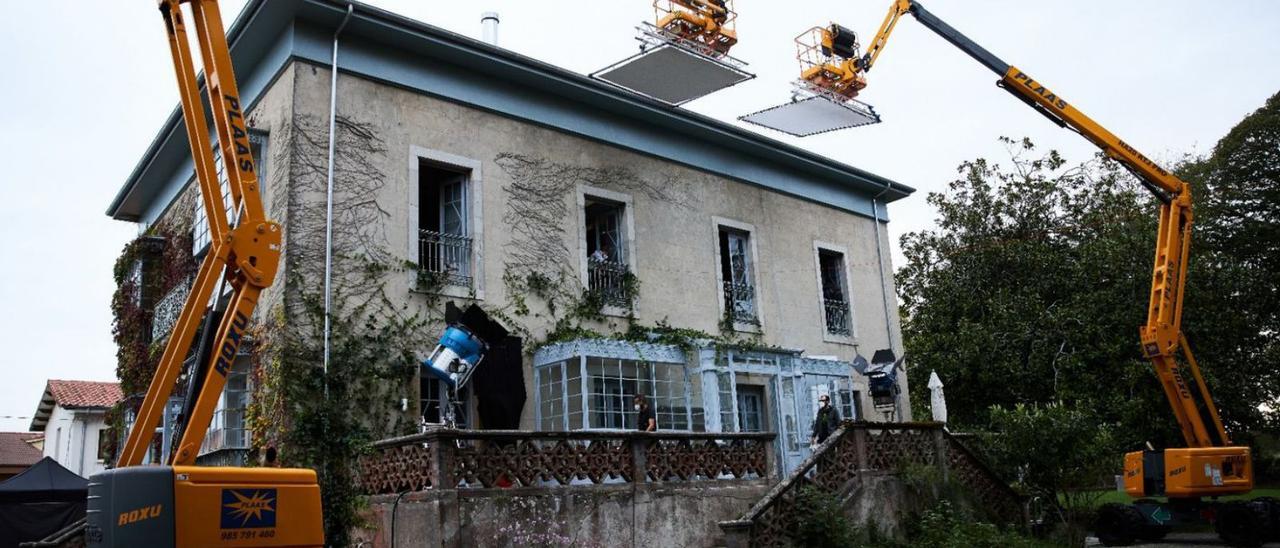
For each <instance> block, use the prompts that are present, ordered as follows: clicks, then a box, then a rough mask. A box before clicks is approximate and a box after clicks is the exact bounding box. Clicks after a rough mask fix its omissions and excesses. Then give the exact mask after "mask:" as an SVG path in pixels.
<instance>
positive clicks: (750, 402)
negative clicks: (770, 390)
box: [738, 384, 766, 432]
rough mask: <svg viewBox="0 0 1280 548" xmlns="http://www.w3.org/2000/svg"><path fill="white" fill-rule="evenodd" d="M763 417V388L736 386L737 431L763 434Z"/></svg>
mask: <svg viewBox="0 0 1280 548" xmlns="http://www.w3.org/2000/svg"><path fill="white" fill-rule="evenodd" d="M765 415H766V413H765V409H764V387H763V386H752V385H742V384H740V385H738V430H739V431H741V432H763V431H764V430H765Z"/></svg>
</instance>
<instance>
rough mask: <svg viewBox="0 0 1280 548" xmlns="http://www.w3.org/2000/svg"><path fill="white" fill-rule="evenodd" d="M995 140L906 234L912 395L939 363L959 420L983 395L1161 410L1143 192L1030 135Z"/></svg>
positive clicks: (1107, 412)
mask: <svg viewBox="0 0 1280 548" xmlns="http://www.w3.org/2000/svg"><path fill="white" fill-rule="evenodd" d="M1004 142H1005V143H1006V144H1007V145H1008V146H1009V148H1010V154H1011V159H1012V161H1011V165H1010V166H1008V167H1004V166H1000V165H995V164H991V163H988V162H987V161H985V160H981V159H980V160H975V161H972V162H966V163H965V164H963V165H961V167H960V170H959V171H960V173H961V178H960V179H958V180H956V181H954V182H952V183H951V185H950V187H949V189H948V192H946V193H935V194H932V195H930V196H929V202H930V203H931V204H932V205H934V206H935V207H936V208H937V209H938V211H939V218H938V222H937V228H936V229H933V230H928V231H922V232H917V233H911V234H907V235H905V236H904V237H903V239H902V246H903V251H904V253H905V254H906V256H907V262H906V265H905V266H904V267H903V268H902V269H901V270H900V271H899V272H898V275H897V279H898V280H899V284H900V288H901V289H900V292H901V297H902V303H903V304H902V306H903V316H904V320H905V321H904V339H905V342H906V347H907V353H908V355H910V356H911V358H910V359H911V361H912V364H913V367H912V368H911V370H910V371H911V374H912V375H913V378H912V384H913V386H914V387H916V390H918V391H919V392H918V393H917V394H915V395H914V396H915V397H916V399H917V400H920V399H924V397H925V396H924V394H923V387H924V386H925V385H926V383H925V379H924V375H927V374H928V372H929V371H931V370H937V371H938V374H939V375H941V376H942V377H943V379H945V381H946V383H947V398H948V412H949V414H950V415H951V417H952V418H951V421H952V422H953V423H954V424H957V425H961V426H967V427H981V426H984V425H986V423H987V419H988V417H987V409H988V407H990V406H992V405H998V406H1002V407H1011V406H1013V405H1016V404H1018V403H1047V402H1053V401H1063V402H1066V403H1067V404H1068V405H1073V406H1074V405H1085V406H1087V407H1090V408H1093V409H1098V410H1100V411H1101V412H1100V413H1099V416H1098V419H1099V420H1101V421H1103V422H1116V421H1119V420H1121V418H1122V417H1125V416H1135V417H1141V416H1148V415H1155V416H1159V417H1161V418H1163V417H1165V416H1166V413H1163V412H1161V411H1160V410H1158V409H1156V408H1155V407H1154V406H1155V405H1156V404H1159V405H1164V404H1163V403H1162V402H1160V401H1159V400H1157V399H1156V397H1159V398H1163V395H1162V394H1159V390H1158V388H1157V385H1156V384H1154V380H1152V379H1151V378H1150V377H1151V375H1150V373H1149V368H1148V366H1147V365H1146V362H1145V360H1143V359H1142V358H1141V355H1140V354H1139V352H1138V345H1137V327H1138V325H1140V324H1141V323H1142V322H1143V321H1144V319H1145V313H1146V296H1147V291H1148V287H1149V281H1148V278H1147V276H1149V273H1150V268H1151V265H1150V261H1151V247H1152V245H1153V241H1154V240H1153V239H1152V238H1153V236H1151V235H1152V234H1153V233H1154V227H1155V219H1154V214H1153V213H1152V211H1153V209H1154V204H1153V203H1152V199H1151V198H1150V197H1148V195H1147V194H1146V191H1145V190H1143V189H1142V188H1141V187H1140V186H1139V185H1138V184H1137V183H1136V181H1134V180H1133V179H1132V177H1130V176H1128V174H1127V173H1124V172H1122V171H1120V170H1119V168H1117V167H1116V166H1114V165H1111V164H1108V163H1104V162H1102V161H1101V160H1097V159H1095V160H1093V161H1090V162H1086V163H1084V164H1081V165H1078V166H1073V167H1067V166H1066V162H1065V161H1064V160H1063V159H1062V158H1061V157H1060V156H1059V155H1058V154H1057V153H1055V152H1048V153H1046V154H1039V153H1038V152H1037V151H1036V149H1035V147H1034V145H1032V144H1031V142H1030V141H1027V140H1023V141H1021V142H1015V141H1012V140H1009V139H1004ZM917 377H918V378H917Z"/></svg>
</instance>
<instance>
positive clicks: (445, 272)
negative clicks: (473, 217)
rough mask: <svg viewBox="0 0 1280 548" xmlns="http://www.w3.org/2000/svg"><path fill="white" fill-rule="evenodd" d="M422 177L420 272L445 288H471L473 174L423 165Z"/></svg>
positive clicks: (420, 189) (420, 179)
mask: <svg viewBox="0 0 1280 548" xmlns="http://www.w3.org/2000/svg"><path fill="white" fill-rule="evenodd" d="M418 176H419V181H418V193H419V194H418V204H419V207H418V257H417V259H418V268H419V269H420V270H421V271H422V272H423V273H426V274H429V275H433V276H439V277H441V278H442V280H441V281H442V282H443V283H444V284H448V285H456V286H463V287H470V286H471V283H472V276H473V274H472V270H473V267H472V237H471V227H470V223H469V222H468V219H469V217H468V215H469V213H470V212H469V211H468V203H469V202H468V200H469V196H468V194H469V192H470V189H469V188H468V186H469V185H468V182H469V179H470V173H469V171H467V170H463V169H458V168H448V167H441V166H438V165H436V164H433V163H430V162H426V161H423V162H422V164H421V166H420V167H419V171H418Z"/></svg>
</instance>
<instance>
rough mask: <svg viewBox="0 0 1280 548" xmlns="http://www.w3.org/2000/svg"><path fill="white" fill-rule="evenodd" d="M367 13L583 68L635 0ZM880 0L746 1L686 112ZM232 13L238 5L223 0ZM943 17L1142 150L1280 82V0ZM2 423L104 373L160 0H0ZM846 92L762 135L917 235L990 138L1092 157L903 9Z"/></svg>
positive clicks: (1206, 126) (518, 2)
mask: <svg viewBox="0 0 1280 548" xmlns="http://www.w3.org/2000/svg"><path fill="white" fill-rule="evenodd" d="M372 4H374V5H376V6H378V7H381V8H383V9H387V10H390V11H394V12H397V13H400V14H403V15H406V16H408V17H412V18H414V19H418V20H422V21H425V22H427V23H430V24H433V25H437V26H440V27H444V28H446V29H449V30H452V31H454V32H458V33H461V34H465V35H469V36H473V37H477V38H478V37H479V36H480V22H479V19H480V14H481V13H482V12H484V11H496V12H498V13H499V14H500V15H501V19H502V22H501V25H500V30H499V43H500V45H501V46H503V47H506V48H509V49H512V50H514V51H517V52H519V53H521V54H524V55H528V56H530V57H534V58H537V59H540V60H542V61H546V62H549V63H553V64H556V65H559V66H562V67H565V68H568V69H570V70H573V71H577V72H580V73H584V74H585V73H590V72H592V71H594V70H597V69H600V68H602V67H604V66H606V65H609V64H611V63H613V62H615V61H617V60H619V59H621V58H623V57H625V56H628V55H630V54H632V53H634V52H635V51H636V42H635V41H634V40H633V36H634V27H635V26H636V25H638V24H639V23H640V22H642V21H647V20H650V19H651V18H652V16H653V12H652V8H651V5H650V4H651V3H650V2H649V1H648V0H612V1H609V2H592V3H583V2H580V1H578V2H570V1H567V0H473V1H467V2H452V3H445V2H439V1H422V0H419V1H408V0H399V1H393V0H382V1H375V2H372ZM889 4H890V1H889V0H845V1H841V2H833V1H830V0H826V1H821V0H789V1H787V2H771V1H766V0H738V1H737V2H736V8H737V11H738V12H739V17H738V36H739V43H738V45H737V46H735V48H734V49H733V52H732V53H733V55H734V56H735V57H737V58H739V59H742V60H744V61H746V62H748V63H749V66H748V70H750V71H751V72H754V73H755V74H756V75H757V78H756V79H754V80H751V81H748V82H746V83H743V84H740V85H738V86H735V87H732V88H729V89H727V90H723V91H721V92H718V93H715V94H713V95H711V96H709V97H707V98H704V99H700V100H697V101H694V102H691V103H688V104H687V105H686V106H685V107H684V108H689V109H690V110H694V111H697V112H699V113H702V114H706V115H709V116H712V117H715V118H717V119H720V120H724V121H726V122H730V123H739V122H736V121H735V120H736V118H737V117H738V116H739V115H742V114H745V113H748V112H754V111H757V110H760V109H762V108H766V107H769V106H773V105H776V104H780V103H782V102H784V101H786V100H787V99H788V97H789V91H788V90H789V82H790V81H791V80H792V79H794V78H795V76H796V74H797V66H796V62H795V60H794V58H793V55H794V51H795V48H794V46H793V43H792V39H793V38H794V37H795V36H796V35H798V34H800V33H801V32H802V31H804V30H806V29H808V28H810V27H813V26H816V25H825V24H827V23H829V22H839V23H841V24H842V25H844V26H846V27H849V28H851V29H853V30H855V31H857V32H858V33H859V35H860V36H862V37H863V39H864V40H869V39H870V37H871V35H872V33H874V32H875V30H876V28H877V27H878V26H879V24H880V21H881V20H882V19H883V18H884V14H885V11H886V10H887V9H888V7H889ZM220 5H221V6H222V12H223V14H224V18H225V24H227V25H230V23H231V21H232V20H233V19H234V14H237V13H239V11H240V9H241V7H242V6H243V5H244V2H243V0H225V1H223V2H221V3H220ZM926 5H927V6H928V7H929V9H930V11H932V12H933V13H934V14H935V15H937V16H939V17H941V18H942V19H943V20H945V21H947V22H948V23H950V24H951V25H952V26H954V27H956V28H957V29H959V30H960V31H961V32H964V33H965V34H966V35H968V36H969V37H970V38H971V39H973V40H974V41H975V42H977V43H979V44H981V45H983V46H984V47H986V48H987V49H988V50H990V51H991V52H993V53H995V54H996V55H998V56H1000V57H1001V58H1003V59H1004V61H1005V62H1008V63H1011V64H1013V65H1015V66H1017V67H1019V68H1021V69H1023V70H1024V71H1025V72H1027V73H1028V74H1030V75H1031V76H1032V77H1034V78H1035V79H1037V80H1039V81H1041V82H1042V83H1044V84H1046V85H1047V86H1049V87H1050V88H1051V89H1053V90H1054V91H1055V92H1057V93H1059V95H1061V96H1062V97H1063V98H1065V99H1067V100H1068V101H1070V102H1071V103H1072V104H1074V105H1075V106H1076V107H1077V108H1079V109H1081V110H1082V111H1083V112H1085V113H1086V114H1088V115H1089V116H1091V117H1092V118H1093V119H1095V120H1097V121H1098V122H1100V123H1101V124H1103V125H1104V126H1105V127H1107V128H1109V129H1111V130H1112V131H1113V132H1114V133H1116V134H1117V135H1119V136H1120V137H1122V138H1124V139H1125V140H1126V141H1128V142H1129V143H1132V144H1134V145H1135V146H1137V147H1138V149H1139V150H1141V151H1143V152H1144V153H1146V154H1147V155H1148V156H1151V157H1153V158H1156V159H1158V160H1163V161H1165V162H1166V163H1168V162H1170V161H1172V160H1175V159H1178V158H1181V157H1182V156H1183V155H1184V154H1188V153H1190V154H1205V153H1207V152H1209V151H1210V150H1211V149H1212V147H1213V145H1214V143H1216V142H1217V140H1218V139H1219V138H1221V137H1222V136H1223V135H1224V134H1225V133H1226V132H1227V131H1228V130H1229V129H1231V127H1232V126H1234V125H1235V124H1236V123H1237V122H1239V120H1240V119H1241V118H1243V117H1244V116H1245V115H1247V114H1249V113H1250V112H1252V111H1253V110H1255V109H1257V108H1258V107H1260V106H1261V105H1262V104H1263V102H1264V101H1265V100H1266V99H1267V98H1268V97H1270V96H1271V95H1273V94H1275V93H1276V92H1277V91H1280V70H1277V68H1276V63H1275V59H1280V35H1278V34H1277V33H1276V29H1278V28H1280V2H1274V1H1271V0H1242V1H1237V2H1232V3H1230V9H1227V7H1226V6H1225V5H1224V4H1223V3H1221V2H1209V1H1203V0H1201V1H1190V0H1130V1H1126V2H1115V1H1112V0H1075V1H1072V2H1062V1H1054V2H1049V1H1039V0H1037V1H1029V0H929V1H928V2H927V3H926ZM0 8H3V11H4V15H3V16H0V51H3V52H5V53H4V54H3V55H0V105H3V108H2V109H0V212H2V213H3V214H0V234H3V237H0V311H2V312H3V315H0V348H3V349H4V351H3V353H0V372H2V375H3V376H2V377H0V378H2V379H3V380H2V381H0V430H3V431H21V430H27V429H28V427H29V425H30V422H31V421H30V416H31V415H32V414H33V413H34V411H35V409H36V404H37V403H38V401H39V399H40V396H41V394H42V391H43V389H44V386H45V382H46V380H47V379H50V378H56V379H85V380H114V376H115V363H116V358H115V346H114V343H113V342H112V338H111V313H110V301H111V294H112V292H113V291H114V288H115V287H114V282H113V279H112V265H113V264H114V262H115V259H116V257H117V256H118V255H119V252H120V250H121V248H122V247H123V246H124V244H125V243H126V242H128V241H129V240H130V239H132V238H133V237H134V236H136V234H137V227H136V226H135V225H132V224H130V223H125V222H120V221H114V220H111V219H110V218H108V217H107V216H106V215H105V213H104V212H105V211H106V208H107V205H108V204H109V203H110V201H111V199H112V198H113V197H114V196H115V194H116V192H117V190H119V188H120V186H121V185H122V184H123V182H124V180H125V178H126V177H127V176H128V174H129V173H130V171H132V169H133V167H134V166H135V164H136V163H137V162H138V160H139V159H140V158H141V156H142V153H143V152H144V151H145V149H146V147H147V145H148V144H149V143H150V142H151V140H152V139H153V138H154V137H155V134H156V132H157V131H158V129H159V128H160V125H161V124H162V123H163V121H164V119H165V118H166V117H167V116H168V115H169V113H170V112H171V111H172V110H173V108H174V107H175V106H176V105H177V101H178V98H177V97H178V95H177V88H176V84H175V82H174V77H173V72H172V68H171V65H170V58H169V50H168V46H167V44H166V42H165V36H164V31H163V28H162V24H161V20H160V17H159V16H158V14H157V13H156V9H155V3H154V2H147V1H141V2H99V1H92V0H71V1H68V2H24V1H18V0H0ZM868 77H869V80H870V86H869V87H868V88H867V89H866V90H865V91H864V92H863V93H862V95H861V97H860V99H862V100H864V101H866V102H868V103H870V104H872V105H874V106H875V107H876V109H877V110H878V111H879V112H880V114H881V116H882V117H883V120H884V121H883V123H881V124H878V125H875V126H869V127H863V128H858V129H854V130H848V131H841V132H834V133H829V134H824V135H821V136H815V137H809V138H805V139H799V138H792V137H787V136H784V135H781V134H777V133H769V132H768V131H767V130H759V131H762V132H765V133H766V134H768V135H769V136H770V137H773V138H777V139H780V140H783V141H785V142H788V143H791V144H794V145H797V146H801V147H804V148H807V149H810V150H812V151H814V152H817V153H820V154H823V155H826V156H828V157H831V158H833V159H836V160H839V161H841V162H844V163H848V164H851V165H854V166H857V167H860V168H863V169H866V170H868V171H871V172H873V173H876V174H878V175H882V176H885V177H888V178H891V179H894V180H896V181H899V182H901V183H904V184H907V185H910V186H913V187H915V188H916V189H918V192H917V193H916V194H914V195H913V196H911V197H909V198H906V199H904V200H901V201H898V202H895V203H893V204H892V205H891V206H890V208H889V214H890V217H891V219H892V221H891V223H890V225H889V226H890V234H891V237H892V238H893V240H894V242H895V243H894V246H895V250H894V254H893V256H894V260H895V262H897V263H899V264H900V262H901V258H902V257H901V253H900V252H899V251H898V250H897V249H896V247H897V243H896V242H897V240H898V238H899V237H901V235H903V234H905V233H908V232H912V231H917V230H923V229H928V228H930V227H931V226H932V225H933V219H934V212H933V211H932V210H931V208H930V207H929V206H928V204H927V203H926V202H925V197H926V195H927V194H928V193H929V192H933V191H941V190H943V189H945V188H946V185H947V183H949V182H950V181H951V180H953V179H954V178H955V176H956V166H957V165H959V164H960V163H961V162H963V161H965V160H970V159H974V158H978V157H985V158H988V159H991V160H1006V159H1007V158H1008V153H1007V151H1006V150H1005V148H1004V146H1003V145H1001V144H1000V143H999V142H998V141H997V138H998V137H1000V136H1002V135H1003V136H1010V137H1015V138H1020V137H1024V136H1025V137H1030V138H1031V139H1032V140H1034V141H1035V142H1036V143H1037V144H1039V145H1041V146H1042V147H1043V148H1045V149H1047V148H1055V149H1057V150H1059V151H1061V152H1062V153H1064V154H1065V155H1066V157H1067V158H1068V159H1069V160H1084V159H1086V158H1088V157H1090V156H1091V155H1092V154H1093V152H1094V149H1093V147H1092V146H1091V145H1089V144H1088V143H1086V142H1085V141H1084V140H1083V139H1081V138H1080V137H1079V136H1077V135H1075V134H1074V133H1071V132H1068V131H1065V130H1062V129H1060V128H1058V127H1057V126H1054V125H1053V124H1051V123H1050V122H1048V121H1047V120H1045V119H1044V118H1043V117H1041V116H1040V115H1039V114H1037V113H1035V112H1033V111H1032V110H1031V109H1029V108H1027V107H1026V106H1025V105H1023V104H1022V103H1020V102H1018V101H1016V100H1015V99H1014V98H1013V97H1011V96H1009V95H1008V94H1007V93H1005V92H1003V91H1001V90H999V89H997V88H996V87H995V86H994V83H995V80H996V77H995V75H994V74H992V73H991V72H990V71H988V70H987V69H985V68H983V67H982V66H981V65H979V64H977V63H976V62H974V61H973V60H971V59H969V58H968V57H966V56H965V55H964V54H962V53H961V52H960V51H959V50H957V49H955V48H954V47H953V46H951V45H949V44H948V43H946V42H945V41H943V40H942V39H941V38H939V37H938V36H936V35H933V34H932V33H931V32H929V31H928V30H927V29H925V28H924V27H923V26H921V25H920V24H918V23H917V22H916V21H914V20H913V19H912V18H910V17H907V18H905V19H904V20H903V21H902V22H901V23H900V24H899V25H898V28H897V30H895V32H894V35H893V36H892V38H891V40H890V41H889V44H888V46H887V47H886V49H885V51H884V53H883V54H882V55H881V56H880V59H879V60H878V61H877V64H876V66H875V68H874V70H873V71H872V72H871V73H870V74H869V75H868Z"/></svg>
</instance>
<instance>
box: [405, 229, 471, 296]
mask: <svg viewBox="0 0 1280 548" xmlns="http://www.w3.org/2000/svg"><path fill="white" fill-rule="evenodd" d="M418 268H419V269H421V270H422V271H424V272H430V273H432V274H443V275H444V276H445V282H446V283H448V284H450V285H462V286H469V285H471V238H468V237H466V236H461V235H458V234H444V233H441V232H436V231H434V230H419V231H418Z"/></svg>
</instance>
